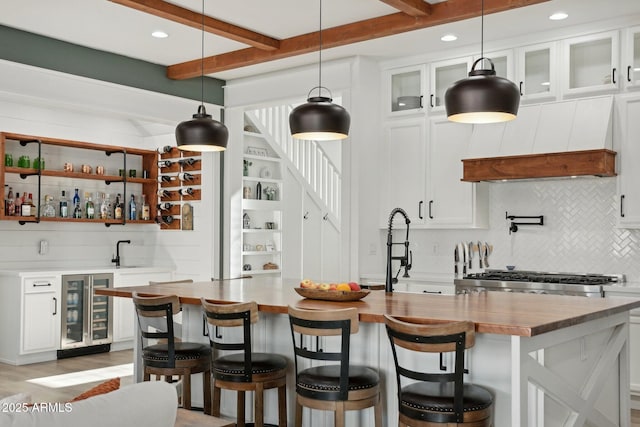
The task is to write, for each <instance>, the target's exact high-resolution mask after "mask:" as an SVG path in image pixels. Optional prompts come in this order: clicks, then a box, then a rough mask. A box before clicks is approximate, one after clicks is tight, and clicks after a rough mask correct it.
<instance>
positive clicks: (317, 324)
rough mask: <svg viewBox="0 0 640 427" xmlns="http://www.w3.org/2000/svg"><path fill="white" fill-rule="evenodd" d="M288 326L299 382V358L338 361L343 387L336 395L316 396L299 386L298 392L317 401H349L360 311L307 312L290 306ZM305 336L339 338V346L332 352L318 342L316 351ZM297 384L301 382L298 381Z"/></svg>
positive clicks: (332, 393) (351, 309) (334, 393)
mask: <svg viewBox="0 0 640 427" xmlns="http://www.w3.org/2000/svg"><path fill="white" fill-rule="evenodd" d="M289 324H290V326H291V339H292V341H293V350H294V354H295V367H296V379H297V376H298V373H299V369H298V358H306V359H312V360H324V361H329V362H339V364H340V388H339V390H338V391H337V392H331V393H329V392H327V393H315V392H313V391H309V390H305V389H302V388H300V387H297V386H296V391H297V393H298V394H300V395H302V396H307V397H311V398H314V399H324V400H333V401H336V400H347V399H348V394H349V390H348V383H349V354H350V342H351V334H352V333H357V332H358V328H359V323H358V310H356V309H355V308H346V309H339V310H305V309H300V308H294V307H291V306H289ZM296 335H297V338H298V339H297V340H296ZM304 336H311V337H330V336H335V337H340V345H339V348H338V349H336V350H335V351H329V350H328V349H326V348H325V349H323V348H320V342H319V339H317V340H316V344H315V348H313V345H311V346H309V345H305V342H304ZM296 383H298V381H297V380H296Z"/></svg>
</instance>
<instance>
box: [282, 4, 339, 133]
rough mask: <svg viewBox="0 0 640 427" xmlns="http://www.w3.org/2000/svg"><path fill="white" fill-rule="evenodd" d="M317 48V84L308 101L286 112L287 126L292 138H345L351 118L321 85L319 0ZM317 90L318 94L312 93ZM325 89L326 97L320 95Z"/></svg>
mask: <svg viewBox="0 0 640 427" xmlns="http://www.w3.org/2000/svg"><path fill="white" fill-rule="evenodd" d="M319 35H320V47H319V50H318V54H319V62H318V86H316V87H314V88H312V89H311V90H310V91H309V94H308V95H307V97H308V98H307V102H306V103H305V104H302V105H298V106H297V107H296V108H294V109H293V111H291V114H289V128H290V130H291V136H293V137H294V138H295V139H309V140H315V141H330V140H336V139H344V138H346V137H348V136H349V125H350V124H351V117H349V113H348V112H347V110H345V109H344V108H343V107H342V106H340V105H338V104H334V103H333V102H332V101H333V99H331V91H330V90H329V89H327V88H326V87H324V86H322V0H320V31H319ZM314 89H318V96H311V92H313V90H314ZM322 89H325V90H326V91H327V92H329V96H328V97H326V96H322V95H321V91H322Z"/></svg>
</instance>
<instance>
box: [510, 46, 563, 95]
mask: <svg viewBox="0 0 640 427" xmlns="http://www.w3.org/2000/svg"><path fill="white" fill-rule="evenodd" d="M517 55H518V59H517V64H516V80H515V83H516V84H517V85H518V87H519V88H520V96H521V97H522V98H521V99H522V101H526V100H535V101H543V100H548V101H551V100H554V99H556V97H557V96H558V78H557V69H558V68H557V65H556V62H557V61H556V58H557V53H556V43H544V44H536V45H531V46H524V47H522V48H519V49H518V53H517Z"/></svg>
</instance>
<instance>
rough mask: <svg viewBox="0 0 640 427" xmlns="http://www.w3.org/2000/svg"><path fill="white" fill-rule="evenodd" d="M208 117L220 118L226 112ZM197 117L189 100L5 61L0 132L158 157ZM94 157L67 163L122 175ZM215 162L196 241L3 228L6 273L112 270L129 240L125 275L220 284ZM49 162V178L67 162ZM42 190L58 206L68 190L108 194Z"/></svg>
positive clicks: (58, 184)
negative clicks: (145, 269) (152, 268)
mask: <svg viewBox="0 0 640 427" xmlns="http://www.w3.org/2000/svg"><path fill="white" fill-rule="evenodd" d="M207 107H208V109H209V111H210V113H213V114H214V115H219V108H217V107H216V106H211V105H207ZM196 109H197V103H196V102H194V101H192V100H186V99H181V98H177V97H172V96H168V95H163V94H158V93H153V92H147V91H143V90H140V89H134V88H128V87H123V86H119V85H114V84H110V83H105V82H100V81H95V80H91V79H86V78H82V77H76V76H70V75H67V74H63V73H57V72H52V71H49V70H42V69H38V68H34V67H29V66H25V65H22V64H15V63H11V62H7V61H0V131H6V132H15V133H23V134H28V135H35V136H47V137H56V138H63V139H70V140H78V141H85V142H90V143H99V144H111V145H121V146H130V147H139V148H148V149H155V148H156V147H159V146H161V145H166V144H169V145H175V138H174V136H173V132H174V129H175V126H176V125H177V123H179V122H180V121H182V120H188V119H190V118H191V115H192V114H193V113H194V112H195V111H196ZM93 156H95V157H91V158H86V159H84V160H83V159H77V158H74V159H68V160H70V161H72V162H73V163H74V165H75V166H76V167H79V166H80V164H81V163H82V162H87V163H89V164H90V165H91V166H93V167H94V168H95V166H96V165H98V164H102V165H104V166H105V167H106V168H107V170H109V169H113V170H115V169H117V164H116V163H114V162H117V160H115V159H111V158H108V157H106V156H104V159H101V158H100V154H99V153H98V152H96V153H94V154H93ZM216 156H217V155H215V154H205V155H204V156H203V159H202V160H203V162H202V169H203V184H202V194H203V198H202V201H200V202H194V203H192V204H193V207H194V227H195V231H162V232H161V231H160V230H159V227H158V226H157V225H126V226H124V227H122V226H111V227H109V228H107V227H105V226H104V225H102V224H86V223H82V224H72V223H41V224H25V225H22V226H21V225H19V224H18V223H17V222H13V221H0V269H23V268H29V269H34V268H42V269H46V268H50V267H71V268H76V267H102V266H110V265H112V264H111V258H112V255H113V253H114V252H115V243H116V241H117V240H121V239H130V240H131V245H122V246H121V248H122V251H121V252H122V253H121V258H122V260H123V261H122V264H123V265H156V266H171V267H173V268H175V269H176V275H177V277H192V278H194V279H201V280H208V279H209V278H210V277H211V276H214V275H216V267H214V265H215V261H216V259H215V257H217V252H218V251H217V248H218V246H217V241H218V236H216V234H215V226H216V224H217V223H216V221H217V218H218V214H217V212H218V211H217V203H218V202H217V198H218V194H217V184H218V180H217V170H218V166H217V163H218V157H216ZM218 156H219V155H218ZM33 157H35V156H32V158H33ZM45 160H46V167H47V168H48V169H50V168H54V167H56V166H57V167H59V168H61V166H62V163H63V162H64V161H66V160H67V159H59V158H55V157H47V156H46V155H45ZM115 173H117V172H115ZM12 179H14V180H15V181H16V182H12V183H11V184H12V186H13V187H14V192H16V191H19V192H21V193H22V192H23V191H25V190H26V191H31V192H34V193H35V184H30V183H27V184H25V183H24V182H20V181H21V180H18V179H17V178H15V177H13V178H12ZM29 179H31V178H29ZM43 182H46V186H44V187H43V195H44V194H53V195H55V197H56V202H57V197H58V196H59V195H60V190H62V189H65V190H67V191H68V192H70V191H72V189H73V188H75V187H78V188H79V189H80V192H81V193H82V192H83V191H84V189H91V190H92V191H96V190H101V191H108V190H109V188H108V187H106V186H104V187H102V188H99V186H100V184H99V182H98V181H95V182H94V181H90V182H87V181H83V180H68V179H57V178H44V179H43ZM102 185H104V184H102ZM116 191H117V190H116ZM114 197H115V194H113V195H112V200H113V198H114ZM40 240H47V241H48V242H49V252H48V253H47V254H44V255H39V254H38V248H39V241H40Z"/></svg>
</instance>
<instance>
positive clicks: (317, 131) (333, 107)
mask: <svg viewBox="0 0 640 427" xmlns="http://www.w3.org/2000/svg"><path fill="white" fill-rule="evenodd" d="M332 101H333V100H332V99H331V98H328V97H326V96H314V97H309V98H308V99H307V102H306V103H305V104H302V105H298V106H297V107H296V108H294V109H293V111H291V114H289V128H290V129H291V136H293V137H294V138H296V139H309V140H316V141H329V140H335V139H344V138H346V137H347V136H349V126H350V124H351V117H350V116H349V113H348V112H347V110H345V109H344V108H343V107H342V106H340V105H337V104H334V103H333V102H332Z"/></svg>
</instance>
